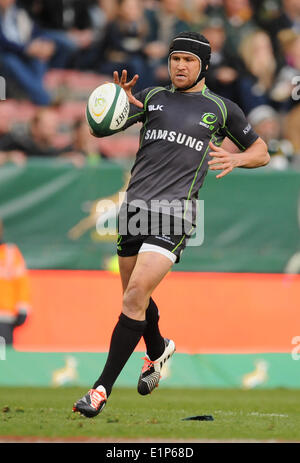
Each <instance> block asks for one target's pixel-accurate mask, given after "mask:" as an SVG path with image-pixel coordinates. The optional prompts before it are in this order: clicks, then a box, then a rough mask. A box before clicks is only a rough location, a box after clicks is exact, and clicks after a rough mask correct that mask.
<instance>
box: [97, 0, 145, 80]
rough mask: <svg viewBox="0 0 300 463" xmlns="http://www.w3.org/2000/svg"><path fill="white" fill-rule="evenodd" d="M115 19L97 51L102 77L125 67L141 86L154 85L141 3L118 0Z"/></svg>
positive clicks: (136, 0) (135, 0) (107, 29)
mask: <svg viewBox="0 0 300 463" xmlns="http://www.w3.org/2000/svg"><path fill="white" fill-rule="evenodd" d="M117 6H118V9H117V16H116V18H115V19H114V20H113V21H111V22H110V23H108V25H107V28H106V32H105V35H104V38H103V41H102V44H101V47H100V48H99V51H98V56H97V66H98V69H97V70H98V71H99V72H101V73H102V74H107V75H109V74H111V73H112V72H113V71H114V70H118V71H119V72H121V71H122V69H124V67H126V68H127V69H128V74H129V76H130V78H132V77H133V76H134V75H135V74H139V75H140V78H141V81H140V84H139V85H140V86H141V87H145V86H146V87H147V86H149V85H152V84H153V77H152V73H151V68H150V67H149V66H148V63H147V59H146V56H145V54H144V47H145V44H146V37H147V35H148V25H147V22H146V21H145V18H144V8H143V5H142V2H141V1H140V0H118V1H117Z"/></svg>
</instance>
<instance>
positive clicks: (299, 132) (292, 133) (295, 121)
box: [283, 100, 300, 168]
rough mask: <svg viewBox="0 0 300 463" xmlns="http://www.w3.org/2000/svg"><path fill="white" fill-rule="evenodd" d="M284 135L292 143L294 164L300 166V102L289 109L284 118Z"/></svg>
mask: <svg viewBox="0 0 300 463" xmlns="http://www.w3.org/2000/svg"><path fill="white" fill-rule="evenodd" d="M283 134H284V136H285V137H286V138H287V139H288V140H289V141H290V142H291V143H292V145H293V149H294V154H295V156H293V158H292V160H291V161H292V165H294V166H295V167H297V168H300V104H299V100H298V104H297V105H296V106H295V107H294V108H293V109H292V110H291V111H289V112H288V113H287V114H286V116H285V120H284V125H283Z"/></svg>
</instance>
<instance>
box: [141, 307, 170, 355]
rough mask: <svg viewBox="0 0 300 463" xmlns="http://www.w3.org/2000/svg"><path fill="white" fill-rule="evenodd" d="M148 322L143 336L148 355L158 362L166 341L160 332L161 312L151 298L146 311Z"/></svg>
mask: <svg viewBox="0 0 300 463" xmlns="http://www.w3.org/2000/svg"><path fill="white" fill-rule="evenodd" d="M146 320H147V326H146V328H145V330H144V333H143V336H144V341H145V344H146V349H147V354H148V356H149V357H150V359H151V360H156V359H158V358H159V357H160V356H161V355H162V353H163V352H164V350H165V341H164V338H163V337H162V335H161V334H160V331H159V326H158V321H159V311H158V308H157V305H156V304H155V302H154V301H153V299H152V298H150V301H149V306H148V308H147V310H146Z"/></svg>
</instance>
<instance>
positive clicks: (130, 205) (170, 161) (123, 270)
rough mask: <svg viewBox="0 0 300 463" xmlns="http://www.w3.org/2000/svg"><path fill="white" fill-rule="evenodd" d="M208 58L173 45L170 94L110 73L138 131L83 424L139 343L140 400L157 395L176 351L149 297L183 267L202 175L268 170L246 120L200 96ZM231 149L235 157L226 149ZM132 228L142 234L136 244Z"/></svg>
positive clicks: (185, 44)
mask: <svg viewBox="0 0 300 463" xmlns="http://www.w3.org/2000/svg"><path fill="white" fill-rule="evenodd" d="M210 55H211V48H210V44H209V42H208V40H207V39H206V38H205V37H204V36H203V35H201V34H198V33H196V32H183V33H181V34H179V35H178V36H176V37H175V38H174V39H173V40H172V42H171V44H170V49H169V73H170V79H171V85H170V87H152V88H147V89H145V90H143V91H141V92H139V93H137V94H135V95H133V94H132V89H133V87H134V85H135V83H136V81H137V79H138V76H137V75H135V76H134V77H133V79H132V80H130V81H129V82H127V71H126V70H123V72H122V74H121V77H119V75H118V73H117V72H115V73H114V82H115V83H117V84H119V85H120V86H121V87H123V89H124V90H125V91H126V93H127V96H128V98H129V102H130V113H129V117H128V120H127V123H126V126H125V128H127V127H129V126H130V125H132V124H134V123H136V122H142V123H143V126H142V129H141V132H140V147H139V150H138V152H137V156H136V160H135V163H134V166H133V168H132V171H131V179H130V182H129V185H128V188H127V192H126V198H125V201H124V202H123V204H122V207H121V210H120V213H119V220H118V227H119V230H118V231H119V236H118V243H117V250H118V251H117V252H118V256H119V267H120V275H121V280H122V286H123V307H122V312H121V314H120V317H119V320H118V322H117V324H116V326H115V328H114V330H113V333H112V337H111V343H110V348H109V353H108V358H107V361H106V364H105V366H104V369H103V371H102V373H101V375H100V377H99V378H98V379H97V380H96V382H95V383H94V385H93V386H92V388H91V389H90V390H89V391H88V393H87V394H86V395H85V396H84V397H82V398H81V399H79V400H78V401H77V402H76V403H75V404H74V407H73V410H74V411H78V412H80V413H82V414H83V415H85V416H87V417H94V416H96V415H97V414H98V413H99V412H100V411H101V410H102V409H103V407H104V406H105V404H106V401H107V398H108V397H109V395H110V393H111V390H112V387H113V385H114V383H115V381H116V379H117V377H118V376H119V374H120V372H121V371H122V369H123V367H124V365H125V364H126V362H127V360H128V359H129V357H130V356H131V354H132V352H133V351H134V349H135V347H136V346H137V344H138V342H139V340H140V339H141V338H142V337H143V338H144V341H145V345H146V349H147V353H146V356H145V357H144V360H145V363H144V366H143V368H142V371H141V373H140V376H139V379H138V392H139V393H140V394H142V395H146V394H149V393H151V392H152V391H153V390H154V389H155V387H157V386H158V383H159V380H160V372H161V368H162V366H163V365H164V363H165V362H166V360H167V359H168V358H170V357H171V356H172V355H173V353H174V351H175V343H174V341H173V340H170V339H167V338H164V337H163V336H162V335H161V333H160V330H159V325H158V321H159V311H158V308H157V306H156V304H155V302H154V300H153V299H152V298H151V295H152V292H153V291H154V289H155V288H156V287H157V286H158V284H159V283H160V282H161V280H162V279H163V278H164V277H165V275H166V274H167V273H168V272H169V270H170V269H171V267H172V266H173V264H174V263H176V262H178V261H179V259H180V255H181V253H182V251H183V249H184V248H185V246H186V243H187V240H188V238H189V237H190V236H191V234H192V232H193V229H194V227H195V223H196V217H195V210H196V209H195V202H196V200H197V197H198V191H199V189H200V188H201V186H202V184H203V182H204V178H205V176H206V174H207V171H208V169H211V170H218V171H220V173H218V175H217V176H216V177H217V178H222V177H224V176H225V175H227V174H228V173H230V172H231V171H232V170H233V169H234V168H237V167H244V168H256V167H260V166H264V165H266V164H267V163H268V162H269V154H268V151H267V147H266V144H265V143H264V141H263V140H262V139H261V138H259V137H258V135H257V134H256V133H255V132H254V131H253V129H252V127H251V126H250V124H249V123H248V121H247V120H246V118H245V115H244V114H243V112H242V110H241V109H240V108H239V107H238V106H237V105H236V104H235V103H233V102H232V101H230V100H228V99H225V98H221V97H220V96H218V95H216V94H214V93H213V92H211V91H210V90H209V89H208V88H207V87H206V85H205V74H206V71H207V69H208V66H209V60H210ZM232 142H233V143H234V145H235V146H236V149H235V150H232V149H231V148H230V149H229V148H228V147H229V145H230V144H232ZM174 200H175V203H174ZM162 203H163V204H164V207H163V209H161V204H162ZM135 217H138V219H136V220H133V219H134V218H135ZM166 217H167V218H168V219H169V221H168V227H167V228H166V227H165V226H164V223H167V222H164V219H165V218H166ZM130 223H131V224H132V223H134V224H135V225H136V228H138V229H139V233H138V234H137V233H136V232H135V231H134V230H132V229H131V228H130ZM153 230H154V232H153Z"/></svg>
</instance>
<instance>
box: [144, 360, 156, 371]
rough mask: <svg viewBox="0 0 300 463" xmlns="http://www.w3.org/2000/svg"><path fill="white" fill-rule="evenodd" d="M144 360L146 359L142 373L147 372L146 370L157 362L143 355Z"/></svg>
mask: <svg viewBox="0 0 300 463" xmlns="http://www.w3.org/2000/svg"><path fill="white" fill-rule="evenodd" d="M142 360H144V361H145V362H144V365H143V368H142V373H145V371H147V370H150V369H151V368H152V367H153V366H154V364H155V363H156V362H154V361H152V360H150V359H149V358H148V357H142Z"/></svg>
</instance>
